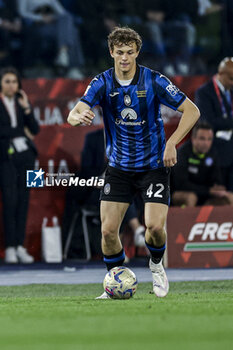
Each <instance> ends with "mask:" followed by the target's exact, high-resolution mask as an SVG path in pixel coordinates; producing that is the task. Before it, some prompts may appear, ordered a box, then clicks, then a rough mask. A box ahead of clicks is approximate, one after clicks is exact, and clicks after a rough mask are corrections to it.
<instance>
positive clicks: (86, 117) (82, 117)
mask: <svg viewBox="0 0 233 350" xmlns="http://www.w3.org/2000/svg"><path fill="white" fill-rule="evenodd" d="M94 117H95V114H94V113H93V112H92V111H91V110H88V109H86V110H85V111H83V112H82V113H78V112H72V114H71V115H69V117H68V122H69V123H70V124H71V125H73V126H76V125H80V124H83V125H91V124H92V121H93V119H94Z"/></svg>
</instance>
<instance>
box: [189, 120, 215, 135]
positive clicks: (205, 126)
mask: <svg viewBox="0 0 233 350" xmlns="http://www.w3.org/2000/svg"><path fill="white" fill-rule="evenodd" d="M200 129H201V130H203V129H204V130H212V131H213V128H212V126H211V125H210V124H209V123H207V122H206V121H201V122H198V123H197V124H196V125H195V126H194V127H193V130H192V137H196V136H197V132H198V130H200Z"/></svg>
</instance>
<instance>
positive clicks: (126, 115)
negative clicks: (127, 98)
mask: <svg viewBox="0 0 233 350" xmlns="http://www.w3.org/2000/svg"><path fill="white" fill-rule="evenodd" d="M121 116H122V118H123V119H129V120H136V119H137V117H138V115H137V113H136V112H135V110H134V109H132V108H125V109H123V110H122V111H121Z"/></svg>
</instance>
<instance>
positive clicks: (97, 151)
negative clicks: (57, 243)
mask: <svg viewBox="0 0 233 350" xmlns="http://www.w3.org/2000/svg"><path fill="white" fill-rule="evenodd" d="M106 166H107V159H106V157H105V142H104V132H103V129H99V130H97V131H93V132H90V133H88V134H87V135H86V138H85V144H84V148H83V152H82V166H81V172H80V173H79V174H78V176H79V178H86V179H89V178H91V177H92V176H94V177H95V176H98V177H101V176H103V173H104V171H105V169H106ZM99 197H100V188H97V187H90V186H85V187H71V188H70V189H69V190H68V192H67V196H66V207H65V212H64V220H63V241H65V240H66V237H67V235H68V231H69V227H70V224H71V222H72V218H73V215H74V214H75V213H76V212H77V211H78V210H79V211H80V209H81V208H82V207H86V208H89V209H95V210H96V209H97V210H99V209H100V200H99ZM126 224H127V225H129V227H130V228H131V229H132V231H133V233H134V243H135V246H137V247H144V246H145V238H144V235H145V228H144V226H142V225H141V224H140V222H139V220H138V217H137V210H136V207H135V205H134V203H133V204H131V205H130V206H129V208H128V210H127V212H126V214H125V218H124V220H123V223H122V226H121V228H120V233H122V232H123V230H124V226H125V225H126Z"/></svg>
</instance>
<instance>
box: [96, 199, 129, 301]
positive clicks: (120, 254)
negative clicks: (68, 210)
mask: <svg viewBox="0 0 233 350" xmlns="http://www.w3.org/2000/svg"><path fill="white" fill-rule="evenodd" d="M128 206H129V204H128V203H119V202H111V201H103V200H102V201H101V205H100V216H101V231H102V242H101V243H102V244H101V245H102V252H103V256H104V262H105V264H106V267H107V270H108V271H109V270H110V269H112V268H113V267H116V266H122V265H123V263H124V260H125V252H124V250H123V248H122V244H121V241H120V237H119V229H120V226H121V223H122V220H123V218H124V215H125V212H126V210H127V209H128ZM96 299H110V297H109V295H108V294H107V293H106V292H104V293H103V294H101V295H100V296H99V297H97V298H96Z"/></svg>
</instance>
